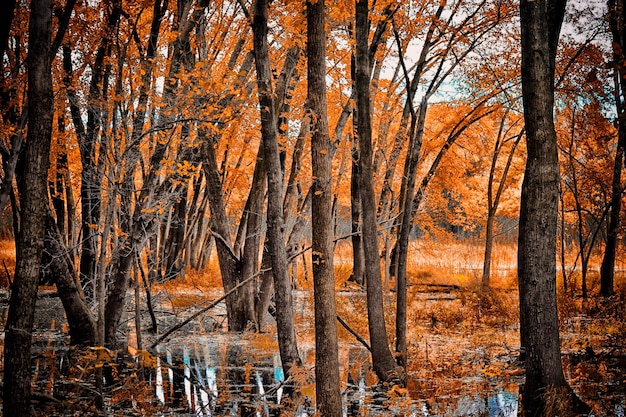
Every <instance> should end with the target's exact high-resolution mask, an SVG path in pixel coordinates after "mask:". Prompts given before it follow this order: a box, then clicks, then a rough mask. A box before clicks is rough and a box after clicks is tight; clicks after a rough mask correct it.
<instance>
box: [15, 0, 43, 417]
mask: <svg viewBox="0 0 626 417" xmlns="http://www.w3.org/2000/svg"><path fill="white" fill-rule="evenodd" d="M51 33H52V1H51V0H34V1H32V2H31V10H30V23H29V50H28V103H29V104H28V105H29V109H28V133H27V138H26V140H27V142H26V149H25V154H24V159H25V160H24V171H23V172H22V173H21V176H20V177H21V178H19V181H18V187H19V191H20V195H21V197H22V206H21V209H22V211H21V222H20V229H19V235H18V237H17V241H16V251H17V260H16V267H15V279H14V282H13V286H12V288H11V298H10V301H9V313H8V317H7V322H6V325H5V343H4V357H5V358H10V360H6V361H5V364H4V403H3V410H4V415H5V416H29V415H30V396H31V395H30V389H31V386H30V385H31V384H30V383H31V381H30V380H31V352H30V351H31V346H32V342H31V337H32V329H33V322H34V317H35V302H36V300H37V285H38V283H39V273H40V262H41V254H42V251H43V242H44V232H45V221H46V208H47V198H46V195H47V184H48V179H47V176H48V166H49V164H50V142H51V140H52V119H53V114H54V112H53V110H54V109H53V90H52V54H51V53H50V50H51V39H50V38H51Z"/></svg>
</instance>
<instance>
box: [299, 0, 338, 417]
mask: <svg viewBox="0 0 626 417" xmlns="http://www.w3.org/2000/svg"><path fill="white" fill-rule="evenodd" d="M306 7H307V36H308V38H307V39H308V42H307V59H308V61H307V82H308V94H307V97H308V99H307V107H308V112H309V116H308V118H309V120H310V123H311V160H312V176H313V185H312V191H313V196H312V202H311V204H312V207H311V223H312V230H313V231H314V232H313V233H312V236H311V250H312V251H313V254H312V259H313V292H314V300H315V387H316V389H315V395H316V399H317V409H318V412H319V413H320V415H323V416H329V417H330V416H341V415H342V407H341V392H340V384H339V353H338V342H337V319H336V317H337V307H336V301H335V275H334V257H333V242H332V241H333V228H332V218H333V215H332V207H331V205H332V197H331V196H332V194H331V180H332V178H331V162H332V153H333V152H332V149H331V148H332V143H331V141H330V136H329V133H328V118H327V114H326V47H325V45H326V30H325V18H324V13H325V10H324V8H325V4H324V0H317V1H315V2H311V1H310V0H309V1H307V4H306Z"/></svg>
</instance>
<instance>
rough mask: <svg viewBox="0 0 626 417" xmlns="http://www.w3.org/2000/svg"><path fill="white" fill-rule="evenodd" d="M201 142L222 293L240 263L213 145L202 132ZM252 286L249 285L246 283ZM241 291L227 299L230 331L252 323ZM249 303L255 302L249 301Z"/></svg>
mask: <svg viewBox="0 0 626 417" xmlns="http://www.w3.org/2000/svg"><path fill="white" fill-rule="evenodd" d="M198 134H199V136H200V140H201V142H202V143H203V153H204V158H203V159H204V163H203V164H202V168H203V170H204V174H205V176H206V182H207V192H208V193H209V206H210V208H211V234H212V235H213V237H214V238H215V246H216V250H217V258H218V263H219V267H220V273H221V275H222V283H223V285H224V292H229V291H231V290H232V289H233V288H235V287H236V286H237V284H239V282H241V280H242V277H241V275H242V272H241V271H242V262H241V260H240V259H239V258H238V257H237V255H236V254H235V253H234V251H233V249H232V244H231V231H230V227H229V224H228V217H227V215H226V207H225V205H224V193H223V191H222V181H221V179H220V173H219V167H218V165H217V157H216V155H215V142H214V141H213V139H212V138H210V137H208V136H207V135H206V133H205V132H203V131H202V130H200V131H199V133H198ZM248 285H252V284H248ZM240 291H241V289H239V290H237V291H235V293H234V294H233V295H232V296H230V297H228V298H226V316H227V317H228V329H229V330H230V331H243V330H245V328H246V326H247V324H248V322H250V321H254V316H252V317H248V316H247V314H246V312H247V311H248V309H247V308H243V306H242V305H241V304H240V303H242V302H244V303H248V301H246V300H243V297H241V296H240V294H239V292H240ZM251 302H254V300H252V301H251Z"/></svg>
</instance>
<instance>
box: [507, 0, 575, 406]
mask: <svg viewBox="0 0 626 417" xmlns="http://www.w3.org/2000/svg"><path fill="white" fill-rule="evenodd" d="M564 12H565V1H564V0H535V1H528V0H522V2H521V4H520V16H521V19H520V20H521V46H522V67H521V71H522V94H523V100H524V121H525V125H526V145H527V152H528V155H527V160H526V169H525V172H524V180H523V183H522V196H521V206H520V221H519V238H518V285H519V296H520V339H521V346H522V349H524V351H525V367H526V382H525V384H524V390H523V393H522V404H523V408H524V410H525V411H526V413H527V415H529V416H535V415H541V414H542V413H543V411H544V407H545V405H546V399H547V397H548V396H549V395H551V394H552V395H557V396H558V397H562V398H565V399H566V400H569V401H572V402H573V401H576V405H577V406H579V408H582V407H580V406H581V404H582V403H581V402H580V400H578V398H577V397H576V396H575V395H574V394H573V392H572V391H571V389H570V388H569V386H568V384H567V381H566V380H565V376H564V375H563V368H562V364H561V345H560V340H559V327H558V316H557V305H556V230H557V217H558V185H559V162H558V149H557V142H556V131H555V129H554V120H553V111H554V110H553V109H554V71H555V60H556V51H557V45H558V40H559V34H560V31H561V24H562V22H563V17H564Z"/></svg>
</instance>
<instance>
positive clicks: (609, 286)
mask: <svg viewBox="0 0 626 417" xmlns="http://www.w3.org/2000/svg"><path fill="white" fill-rule="evenodd" d="M608 6H609V14H608V20H609V27H610V28H611V35H612V37H613V43H612V45H613V61H614V62H615V63H619V65H615V67H614V71H615V72H616V74H615V94H614V95H615V104H616V107H617V115H618V117H617V150H616V152H615V163H614V165H613V181H612V184H611V212H610V214H609V226H608V230H607V241H606V247H605V249H604V256H603V258H602V266H601V268H600V295H603V296H610V295H612V294H613V293H614V291H615V289H614V275H615V253H616V251H617V244H618V230H619V226H620V212H621V204H622V193H623V191H624V188H623V187H622V169H623V164H624V153H625V152H626V105H625V104H624V89H625V88H626V68H624V65H623V64H624V60H625V59H626V54H624V48H625V47H626V35H625V33H624V19H625V17H626V8H625V7H624V2H623V0H609V1H608Z"/></svg>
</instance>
